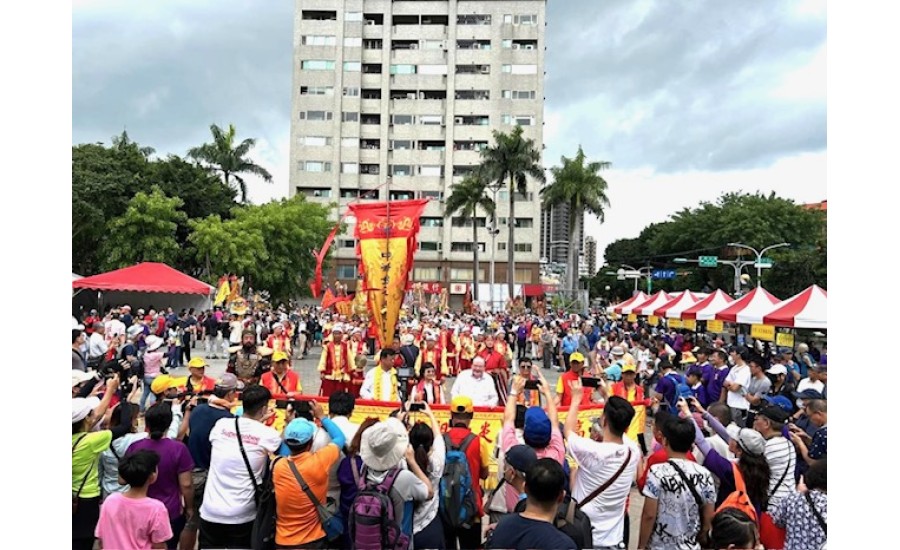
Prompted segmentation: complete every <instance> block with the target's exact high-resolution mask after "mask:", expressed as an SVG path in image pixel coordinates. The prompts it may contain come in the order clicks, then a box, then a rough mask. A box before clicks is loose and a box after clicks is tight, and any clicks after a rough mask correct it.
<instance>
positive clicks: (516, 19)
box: [503, 14, 537, 25]
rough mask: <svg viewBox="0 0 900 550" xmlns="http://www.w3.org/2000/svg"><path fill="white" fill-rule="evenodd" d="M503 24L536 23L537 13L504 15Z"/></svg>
mask: <svg viewBox="0 0 900 550" xmlns="http://www.w3.org/2000/svg"><path fill="white" fill-rule="evenodd" d="M503 24H504V25H537V14H524V15H509V14H507V15H504V16H503Z"/></svg>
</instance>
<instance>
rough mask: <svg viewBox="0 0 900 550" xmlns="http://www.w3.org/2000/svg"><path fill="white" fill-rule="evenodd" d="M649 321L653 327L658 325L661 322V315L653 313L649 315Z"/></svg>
mask: <svg viewBox="0 0 900 550" xmlns="http://www.w3.org/2000/svg"><path fill="white" fill-rule="evenodd" d="M647 323H648V324H649V325H650V326H651V327H655V326H656V325H658V324H659V317H657V316H656V315H651V316H649V317H647Z"/></svg>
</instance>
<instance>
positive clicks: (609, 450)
mask: <svg viewBox="0 0 900 550" xmlns="http://www.w3.org/2000/svg"><path fill="white" fill-rule="evenodd" d="M567 444H568V450H569V453H570V454H571V455H572V457H573V458H575V461H576V462H577V463H578V470H576V473H575V485H574V487H572V498H574V499H575V500H577V501H578V502H581V501H582V500H584V499H585V498H587V496H588V495H590V494H591V493H592V492H593V491H594V490H595V489H597V488H598V487H600V486H601V485H603V484H604V483H606V482H607V480H609V479H610V478H611V477H612V476H614V475H615V473H616V472H617V471H618V470H619V468H620V467H621V466H622V462H623V461H624V460H625V457H626V456H628V452H627V449H628V448H630V449H631V461H630V463H629V464H628V466H626V467H625V470H624V471H623V472H622V475H620V476H619V477H618V478H617V479H616V481H615V482H613V484H612V485H610V486H609V487H607V488H606V490H605V491H603V493H601V494H600V495H599V496H597V497H596V498H595V499H594V500H592V501H590V502H588V503H587V506H585V507H583V508H582V510H583V511H584V513H585V514H586V515H587V516H588V518H590V520H591V524H592V525H593V526H594V531H593V544H594V547H600V546H615V545H616V544H619V543H620V542H622V541H623V540H624V530H625V501H626V499H627V498H628V493H629V492H630V491H631V483H632V482H633V481H634V473H635V471H637V467H638V463H639V462H640V460H641V451H640V449H638V447H637V445H636V444H635V443H634V442H633V441H631V440H630V439H628V438H625V439H624V444H622V445H619V444H618V443H598V442H596V441H594V440H592V439H587V438H585V437H581V436H579V435H576V434H572V435H570V436H569V439H568V443H567Z"/></svg>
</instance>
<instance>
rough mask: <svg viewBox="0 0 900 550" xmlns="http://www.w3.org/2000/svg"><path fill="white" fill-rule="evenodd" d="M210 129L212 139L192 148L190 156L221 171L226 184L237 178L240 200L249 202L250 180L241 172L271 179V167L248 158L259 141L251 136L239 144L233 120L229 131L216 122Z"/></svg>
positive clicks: (208, 166) (218, 171)
mask: <svg viewBox="0 0 900 550" xmlns="http://www.w3.org/2000/svg"><path fill="white" fill-rule="evenodd" d="M209 130H210V132H212V135H213V141H212V143H204V144H203V145H201V146H199V147H193V148H191V149H190V150H189V151H188V157H189V158H192V159H194V160H196V161H198V162H200V163H202V164H205V165H206V166H207V168H209V169H210V170H213V171H215V172H216V173H221V174H222V177H223V178H224V180H225V185H229V186H230V185H232V181H231V180H232V179H234V181H236V182H237V186H238V189H239V190H240V192H241V202H245V203H246V202H247V183H246V182H245V181H244V178H243V177H242V176H241V175H242V174H255V175H257V176H259V177H261V178H262V179H263V180H264V181H266V182H270V183H271V181H272V174H270V173H269V171H268V170H266V169H265V168H263V167H262V166H260V165H258V164H256V163H254V162H253V161H252V160H249V159H248V158H247V154H248V153H249V152H250V149H251V148H253V147H254V146H255V145H256V140H255V139H253V138H248V139H245V140H244V141H242V142H241V143H240V144H237V143H236V142H237V140H236V139H235V134H236V133H237V132H236V130H235V129H234V125H233V124H229V125H228V131H227V132H226V131H222V129H221V128H219V127H218V126H216V125H215V124H213V125H212V126H210V127H209Z"/></svg>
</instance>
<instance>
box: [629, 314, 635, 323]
mask: <svg viewBox="0 0 900 550" xmlns="http://www.w3.org/2000/svg"><path fill="white" fill-rule="evenodd" d="M628 322H629V323H635V322H637V313H629V314H628Z"/></svg>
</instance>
